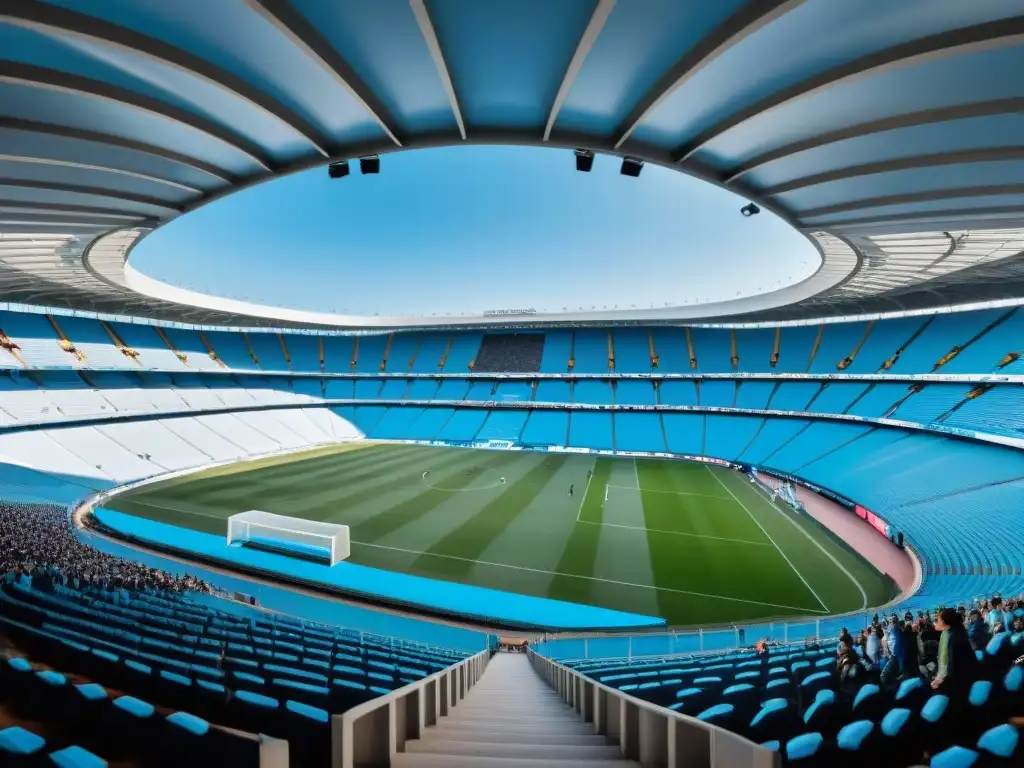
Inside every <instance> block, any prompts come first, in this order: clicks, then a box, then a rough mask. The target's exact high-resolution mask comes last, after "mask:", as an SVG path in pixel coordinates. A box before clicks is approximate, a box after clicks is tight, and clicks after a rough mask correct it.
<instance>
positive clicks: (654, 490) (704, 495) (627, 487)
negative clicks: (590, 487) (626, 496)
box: [605, 483, 729, 501]
mask: <svg viewBox="0 0 1024 768" xmlns="http://www.w3.org/2000/svg"><path fill="white" fill-rule="evenodd" d="M605 487H606V488H619V489H621V490H623V491H640V492H641V493H665V494H669V495H670V496H698V497H700V498H702V499H722V501H729V497H728V496H717V495H715V494H713V493H693V492H692V491H665V490H662V489H661V488H634V487H632V486H630V485H613V484H611V483H609V484H608V485H606V486H605Z"/></svg>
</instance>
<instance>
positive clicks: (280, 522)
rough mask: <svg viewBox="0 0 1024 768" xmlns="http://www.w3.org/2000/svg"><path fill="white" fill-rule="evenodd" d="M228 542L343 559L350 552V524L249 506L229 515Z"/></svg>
mask: <svg viewBox="0 0 1024 768" xmlns="http://www.w3.org/2000/svg"><path fill="white" fill-rule="evenodd" d="M227 543H228V546H250V547H256V548H259V549H269V550H273V551H275V552H280V553H283V554H286V555H291V556H294V557H301V558H303V559H309V560H319V561H327V562H328V563H330V564H331V565H335V564H337V563H340V562H341V561H342V560H345V559H347V558H348V556H349V530H348V526H347V525H338V524H337V523H324V522H320V521H318V520H304V519H302V518H298V517H289V516H288V515H276V514H274V513H273V512H262V511H260V510H250V511H248V512H240V513H239V514H237V515H232V516H231V517H229V518H228V533H227Z"/></svg>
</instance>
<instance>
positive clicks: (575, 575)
mask: <svg viewBox="0 0 1024 768" xmlns="http://www.w3.org/2000/svg"><path fill="white" fill-rule="evenodd" d="M135 503H136V504H141V505H142V506H146V507H152V508H153V509H165V510H167V509H169V510H172V511H174V512H184V513H186V514H190V515H197V516H199V517H209V518H211V519H217V520H223V519H224V518H222V517H220V516H218V515H207V514H204V513H202V512H193V511H190V510H187V509H180V508H177V507H172V506H168V505H160V504H150V503H148V502H144V501H137V502H135ZM125 514H127V513H125ZM580 522H582V523H586V524H588V525H611V523H594V522H591V521H589V520H581V521H580ZM616 527H620V526H616ZM640 530H646V529H640ZM677 535H681V536H685V535H690V536H693V535H696V534H677ZM729 541H732V539H729ZM736 541H737V542H739V540H736ZM350 543H351V544H357V545H359V546H361V547H373V548H374V549H387V550H390V551H393V552H403V553H405V554H407V555H426V556H428V557H442V558H445V559H448V560H459V561H461V562H464V563H478V564H480V565H489V566H492V567H495V568H510V569H512V570H515V571H528V572H530V573H543V574H547V575H549V576H565V577H568V578H571V579H585V580H587V581H599V582H602V583H605V584H617V585H619V586H622V587H636V588H637V589H653V590H654V591H656V592H674V593H676V594H680V595H693V596H695V597H709V598H713V599H715V600H730V601H732V602H735V603H747V604H749V605H764V606H767V607H769V608H784V609H786V610H789V611H806V612H807V613H820V614H822V615H824V614H825V613H828V611H827V610H826V611H818V610H816V609H814V608H800V607H797V606H795V605H781V604H779V603H766V602H762V601H760V600H747V599H745V598H742V597H726V596H725V595H712V594H708V593H707V592H693V591H689V590H685V589H673V588H671V587H655V586H653V585H650V584H634V583H633V582H630V581H616V580H614V579H602V578H599V577H597V576H583V575H581V574H578V573H565V572H563V571H546V570H543V569H541V568H529V567H527V566H525V565H509V564H507V563H492V562H490V561H488V560H472V559H470V558H468V557H456V556H455V555H441V554H438V553H436V552H420V551H418V550H415V549H402V548H401V547H388V546H385V545H383V544H371V543H370V542H368V541H352V542H350ZM742 543H744V544H760V545H762V546H769V545H767V544H763V543H762V542H742ZM819 602H820V601H819Z"/></svg>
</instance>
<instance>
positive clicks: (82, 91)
mask: <svg viewBox="0 0 1024 768" xmlns="http://www.w3.org/2000/svg"><path fill="white" fill-rule="evenodd" d="M0 82H9V83H17V84H20V85H28V86H32V87H36V88H47V89H50V90H55V91H62V92H64V93H73V94H77V95H79V96H87V97H91V98H96V99H104V100H106V101H111V102H114V103H116V104H119V105H121V106H123V107H127V108H129V109H133V110H135V111H139V112H148V113H150V114H153V115H156V116H157V117H161V118H164V119H165V120H171V121H173V122H176V123H179V124H180V125H183V126H185V127H187V128H190V129H192V130H194V131H198V132H199V133H203V134H205V135H207V136H209V137H211V138H213V139H217V140H218V141H220V142H221V143H223V144H225V145H227V146H228V147H230V148H231V149H233V150H235V151H236V152H240V153H241V154H243V155H246V156H247V157H248V158H249V159H251V160H252V161H253V162H255V163H256V164H257V165H258V166H259V167H260V168H262V169H263V170H265V171H270V170H273V169H274V168H275V167H276V164H275V162H274V160H273V159H272V158H271V157H270V156H269V155H267V154H266V152H265V150H264V148H263V147H261V146H259V145H258V144H256V143H255V142H253V141H252V140H250V139H249V138H247V137H245V136H242V135H240V134H238V133H236V132H234V131H232V130H230V129H228V128H225V127H224V126H222V125H219V124H218V123H215V122H213V121H212V120H208V119H206V118H205V117H201V116H200V115H196V114H193V113H191V112H189V111H187V110H185V109H182V108H180V107H176V106H174V105H173V104H168V103H166V102H163V101H161V100H159V99H155V98H153V97H152V96H146V95H145V94H141V93H136V92H135V91H131V90H128V89H127V88H121V87H119V86H116V85H111V84H110V83H104V82H101V81H99V80H93V79H91V78H88V77H82V76H81V75H75V74H72V73H70V72H63V71H61V70H57V69H49V68H47V67H39V66H36V65H34V64H24V63H22V62H17V61H0Z"/></svg>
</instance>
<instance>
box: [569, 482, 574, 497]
mask: <svg viewBox="0 0 1024 768" xmlns="http://www.w3.org/2000/svg"><path fill="white" fill-rule="evenodd" d="M573 487H574V486H571V485H570V486H569V498H570V499H571V498H572V490H573Z"/></svg>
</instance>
